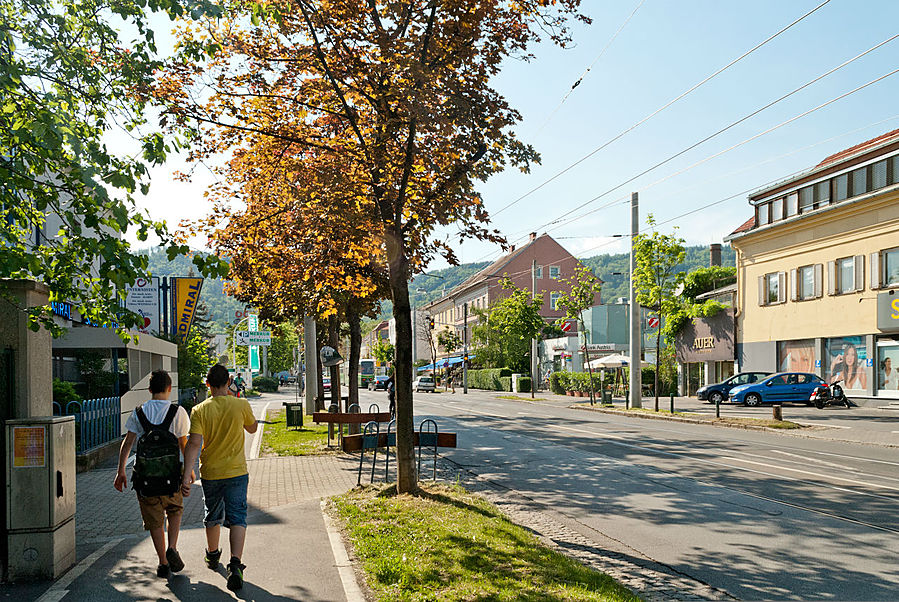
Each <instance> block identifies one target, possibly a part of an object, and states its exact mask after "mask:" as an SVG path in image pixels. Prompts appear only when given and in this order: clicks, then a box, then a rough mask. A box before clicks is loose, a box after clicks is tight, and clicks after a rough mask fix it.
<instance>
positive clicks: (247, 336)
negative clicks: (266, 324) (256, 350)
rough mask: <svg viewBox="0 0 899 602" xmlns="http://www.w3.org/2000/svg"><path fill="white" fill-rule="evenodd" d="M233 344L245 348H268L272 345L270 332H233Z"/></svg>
mask: <svg viewBox="0 0 899 602" xmlns="http://www.w3.org/2000/svg"><path fill="white" fill-rule="evenodd" d="M234 344H235V345H246V346H250V345H252V346H260V347H268V346H269V345H271V344H272V331H270V330H258V331H253V330H235V331H234Z"/></svg>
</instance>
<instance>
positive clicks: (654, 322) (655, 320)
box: [649, 316, 659, 328]
mask: <svg viewBox="0 0 899 602" xmlns="http://www.w3.org/2000/svg"><path fill="white" fill-rule="evenodd" d="M649 327H650V328H658V327H659V319H658V318H656V317H655V316H653V317H651V318H649Z"/></svg>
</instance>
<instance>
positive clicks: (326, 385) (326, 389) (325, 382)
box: [322, 377, 331, 393]
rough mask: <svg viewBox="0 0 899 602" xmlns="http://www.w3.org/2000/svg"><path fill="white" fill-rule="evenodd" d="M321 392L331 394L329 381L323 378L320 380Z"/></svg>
mask: <svg viewBox="0 0 899 602" xmlns="http://www.w3.org/2000/svg"><path fill="white" fill-rule="evenodd" d="M322 392H324V393H330V392H331V379H330V378H328V377H325V378H323V379H322Z"/></svg>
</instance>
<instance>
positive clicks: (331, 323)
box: [328, 314, 347, 412]
mask: <svg viewBox="0 0 899 602" xmlns="http://www.w3.org/2000/svg"><path fill="white" fill-rule="evenodd" d="M338 326H339V323H338V321H337V315H336V314H335V315H333V316H331V317H330V318H328V345H330V346H331V347H333V348H334V349H335V351H336V350H337V348H338V347H339V346H340V332H339V330H338ZM331 403H332V404H335V403H336V404H337V408H338V410H339V411H343V412H346V411H347V408H341V407H340V365H337V366H331Z"/></svg>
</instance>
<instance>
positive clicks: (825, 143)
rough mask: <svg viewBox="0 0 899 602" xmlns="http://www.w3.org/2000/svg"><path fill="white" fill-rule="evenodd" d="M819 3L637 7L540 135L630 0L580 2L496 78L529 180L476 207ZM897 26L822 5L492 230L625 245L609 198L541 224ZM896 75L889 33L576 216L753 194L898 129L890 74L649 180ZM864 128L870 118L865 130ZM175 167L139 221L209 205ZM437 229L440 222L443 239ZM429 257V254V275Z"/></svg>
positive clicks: (511, 177)
mask: <svg viewBox="0 0 899 602" xmlns="http://www.w3.org/2000/svg"><path fill="white" fill-rule="evenodd" d="M820 2H821V0H802V1H789V2H783V1H777V2H775V1H756V2H740V3H732V2H720V1H694V0H681V1H673V0H645V2H644V3H643V5H642V6H641V7H640V9H639V10H638V11H637V13H636V14H635V15H634V17H633V18H632V19H631V21H630V22H629V23H628V25H627V26H626V27H625V28H624V29H623V30H622V31H621V33H620V34H619V36H618V37H617V39H616V40H615V41H614V42H613V43H612V45H611V46H610V47H609V48H608V50H607V51H606V52H605V54H604V55H603V56H602V58H601V59H600V60H599V61H598V62H597V63H596V65H595V66H594V67H593V69H592V71H591V72H590V73H589V74H587V76H586V77H585V78H584V79H583V81H582V83H581V84H580V86H578V87H577V88H576V89H575V90H574V92H573V93H572V94H571V95H570V97H569V98H568V100H567V101H566V102H565V103H564V105H562V107H561V108H560V109H559V111H558V112H556V113H555V115H554V116H553V118H552V119H551V120H550V121H549V122H548V123H547V124H546V126H545V127H544V128H543V129H542V130H540V126H541V125H542V124H544V122H545V121H546V119H547V117H548V116H549V115H550V114H551V113H552V112H553V110H554V109H555V108H556V106H557V105H558V103H559V101H560V100H561V98H562V97H563V96H564V94H565V93H566V92H567V91H568V90H569V88H570V87H571V85H572V84H573V83H574V82H575V81H576V80H577V79H578V77H580V76H581V74H582V73H583V72H584V70H585V69H586V67H587V66H588V65H589V64H590V63H591V62H593V60H594V59H595V58H596V57H597V55H598V54H599V53H600V50H602V48H603V47H604V46H605V45H606V44H607V43H608V41H609V39H610V38H611V36H612V35H613V34H614V32H615V31H616V30H617V29H618V28H619V27H620V25H621V24H622V23H623V22H624V20H625V19H626V18H627V17H628V15H629V14H631V12H632V11H633V10H634V8H635V7H636V6H637V5H638V3H639V0H632V1H631V0H628V1H624V0H621V1H616V2H607V1H604V2H597V1H595V0H592V1H590V0H588V1H587V2H585V7H586V10H587V11H588V13H589V14H590V16H591V17H593V19H594V23H593V24H592V25H590V26H585V27H579V28H578V29H577V30H576V32H575V44H574V47H573V48H571V49H567V50H561V49H558V48H555V47H552V46H550V45H548V44H547V45H543V46H540V47H536V48H534V49H533V50H534V53H535V54H536V59H535V60H534V61H532V62H529V63H525V62H520V61H509V63H508V64H507V66H506V68H505V69H504V71H503V73H502V74H501V76H500V77H499V79H498V80H497V82H496V85H497V87H498V88H499V90H500V91H501V92H502V93H503V94H505V96H506V98H507V99H508V100H509V102H510V103H511V104H512V105H513V106H514V107H516V108H518V109H519V110H520V111H521V113H522V115H523V117H524V121H523V123H522V124H521V125H520V127H519V128H518V131H519V133H520V135H521V137H522V138H523V139H524V140H525V141H528V142H531V143H532V144H534V146H535V147H536V148H537V150H538V152H540V154H541V155H542V158H543V164H542V165H541V166H538V167H536V168H535V169H534V170H533V171H532V173H530V174H527V175H525V174H521V173H520V172H518V171H507V172H506V173H504V174H501V175H500V176H497V177H495V178H494V179H492V180H490V181H489V182H487V183H486V184H484V185H483V186H482V187H481V192H482V195H483V197H484V199H485V203H486V206H487V208H488V210H493V211H496V210H498V209H499V208H501V207H503V206H505V205H506V204H507V203H509V202H510V201H512V200H514V199H516V198H518V197H519V196H521V195H522V194H524V193H526V192H527V191H529V190H530V189H532V188H533V187H535V186H537V185H538V184H540V183H541V182H543V181H545V180H546V179H547V178H549V177H551V176H552V175H554V174H555V173H557V172H558V171H559V170H561V169H563V168H565V167H567V166H568V165H570V164H571V163H573V162H574V161H576V160H578V159H579V158H581V157H582V156H584V155H585V154H587V153H588V152H590V151H591V150H593V149H594V148H596V147H597V146H599V145H600V144H602V143H604V142H606V141H607V140H609V139H610V138H612V137H613V136H615V135H616V134H618V133H619V132H620V131H622V130H624V129H626V128H628V127H629V126H631V125H632V124H634V123H636V122H637V121H639V120H640V119H642V118H643V117H645V116H646V115H648V114H650V113H652V112H653V111H655V110H656V109H658V108H659V107H661V106H662V105H664V104H665V103H667V102H668V101H669V100H671V99H673V98H675V97H676V96H678V95H679V94H681V93H682V92H684V91H686V90H687V89H688V88H690V87H691V86H693V85H694V84H696V83H698V82H699V81H701V80H702V79H704V78H705V77H706V76H708V75H710V74H711V73H713V72H714V71H716V70H717V69H719V68H720V67H722V66H723V65H725V64H727V63H728V62H730V61H731V60H732V59H734V58H736V57H737V56H739V55H740V54H742V53H744V52H745V51H747V50H748V49H750V48H751V47H753V46H754V45H756V44H757V43H758V42H760V41H762V40H763V39H765V38H767V37H768V36H769V35H771V34H773V33H774V32H776V31H777V30H779V29H781V28H782V27H783V26H785V25H787V24H788V23H790V22H792V21H793V20H795V19H796V18H798V17H799V16H800V15H802V14H804V13H805V12H807V11H808V10H810V9H811V8H813V7H814V6H816V5H817V4H819V3H820ZM897 23H899V2H895V1H893V0H883V1H865V2H858V1H851V0H832V1H831V2H830V3H829V4H827V5H826V6H824V7H823V8H822V9H820V10H819V11H818V12H816V13H815V14H813V15H811V16H810V17H808V18H806V19H805V20H804V21H802V22H801V23H799V24H798V25H796V26H794V27H793V28H791V29H790V30H789V31H787V32H785V33H784V34H782V35H781V36H780V37H778V38H777V39H775V40H774V41H772V42H769V43H768V44H767V45H765V46H764V47H762V48H761V49H759V50H757V51H755V52H754V53H753V54H751V55H750V56H748V57H747V58H745V59H743V60H742V61H741V62H739V63H737V64H736V65H734V66H733V67H731V68H730V69H728V70H727V71H725V72H724V73H722V74H721V75H719V76H718V77H716V78H715V79H713V80H712V81H710V82H708V83H707V84H705V85H704V86H703V87H701V88H699V89H698V90H696V91H695V92H693V93H692V94H690V95H689V96H687V97H686V98H684V99H682V100H680V101H679V102H677V103H676V104H674V105H673V106H671V107H670V108H668V109H667V110H665V111H664V112H662V113H660V114H659V115H657V116H656V117H653V118H652V119H651V120H649V121H648V122H646V123H645V124H643V125H642V126H640V127H639V128H637V129H636V130H634V131H633V132H631V133H629V134H627V135H626V136H624V137H623V138H622V139H621V140H619V141H617V142H615V143H613V144H612V145H610V146H609V147H608V148H606V149H604V150H602V151H600V152H599V153H597V154H596V155H594V156H593V157H591V158H590V159H588V160H587V161H585V162H584V163H582V164H581V165H579V166H578V167H576V168H574V169H573V170H572V171H570V172H568V173H567V174H565V175H564V176H562V177H560V178H559V179H557V180H555V181H554V182H552V183H550V184H549V185H547V186H545V187H544V188H542V189H541V190H539V191H537V192H535V193H534V194H532V195H531V196H529V197H528V198H526V199H524V200H522V201H521V202H519V203H518V204H516V205H515V206H514V207H512V208H510V209H508V210H506V211H504V212H502V213H500V214H499V215H497V216H496V218H495V221H494V225H495V226H496V227H498V228H499V229H500V230H501V231H503V232H504V233H505V234H506V236H507V237H508V238H509V240H510V242H514V241H515V240H516V239H517V238H518V237H520V236H526V235H527V232H529V231H532V230H536V231H537V232H544V231H547V230H548V231H549V232H550V234H552V235H553V236H556V237H557V238H559V239H560V242H561V243H562V244H563V245H564V246H566V247H567V248H568V249H569V250H570V251H571V252H572V253H575V254H576V255H579V254H580V255H584V256H590V255H596V254H599V253H607V252H622V251H625V250H626V248H627V244H628V243H627V241H626V239H610V238H609V237H610V236H611V235H613V234H621V233H627V232H629V228H630V223H629V220H630V211H629V207H628V206H627V204H625V203H621V202H619V203H616V204H614V205H613V206H611V207H609V208H607V209H604V210H602V211H599V212H597V213H595V214H593V215H590V216H587V217H584V218H582V219H579V220H577V221H575V222H574V223H571V224H569V225H567V226H564V227H562V228H558V229H550V228H551V226H550V227H546V226H544V224H546V223H547V222H550V221H551V220H553V219H555V218H556V217H558V216H559V215H561V214H562V213H564V212H565V211H567V210H569V209H572V208H574V207H575V206H577V205H580V204H581V203H583V202H585V201H588V200H590V199H591V198H593V197H595V196H597V195H599V194H600V193H602V192H605V191H606V190H608V189H610V188H613V187H614V186H616V185H618V184H619V183H621V182H623V181H625V180H627V179H629V178H631V177H632V176H634V175H636V174H637V173H639V172H641V171H643V170H644V169H646V168H647V167H650V166H651V165H653V164H654V163H656V162H658V161H660V160H662V159H665V158H666V157H668V156H669V155H671V154H673V153H676V152H678V151H680V150H681V149H683V148H685V147H687V146H689V145H691V144H693V143H694V142H697V141H698V140H700V139H702V138H704V137H705V136H707V135H708V134H711V133H713V132H714V131H716V130H718V129H720V128H722V127H724V126H726V125H728V124H730V123H731V122H733V121H735V120H737V119H739V118H741V117H743V116H744V115H746V114H747V113H750V112H752V111H754V110H755V109H757V108H759V107H761V106H763V105H765V104H767V103H768V102H770V101H771V100H774V99H776V98H778V97H780V96H782V95H783V94H785V93H787V92H789V91H791V90H792V89H793V88H796V87H798V86H799V85H801V84H803V83H805V82H807V81H808V80H811V79H813V78H815V77H817V76H818V75H820V74H822V73H823V72H825V71H827V70H829V69H831V68H833V67H835V66H837V65H838V64H840V63H842V62H843V61H845V60H847V59H850V58H852V57H854V56H855V55H857V54H859V53H861V52H863V51H864V50H867V49H868V48H870V47H871V46H874V45H875V44H877V43H879V42H882V41H883V40H885V39H887V38H889V37H890V36H892V35H895V34H896V33H899V32H897ZM896 68H899V40H896V41H893V42H891V43H889V44H887V45H886V46H884V47H882V48H880V49H879V50H877V51H875V52H873V53H871V54H869V55H867V56H866V57H864V58H862V59H860V60H858V61H856V62H854V63H853V64H851V65H849V66H847V67H845V68H843V69H842V70H840V71H838V72H836V73H834V74H833V75H831V76H829V77H827V78H825V79H824V80H822V81H820V82H818V83H816V84H814V85H812V86H810V87H809V88H806V89H805V90H803V91H801V92H799V93H798V94H796V95H794V96H792V97H791V98H789V99H787V100H785V101H783V102H781V103H779V104H777V105H775V106H774V107H772V108H770V109H767V110H766V111H764V112H762V113H761V114H759V115H757V116H755V117H753V118H752V119H750V120H748V121H746V122H744V123H742V124H740V125H739V126H737V127H735V128H733V129H732V130H730V131H728V132H726V133H724V134H722V135H720V136H718V137H717V138H715V139H713V140H712V141H710V142H707V143H705V144H703V145H701V146H699V147H698V148H696V149H694V150H692V151H690V152H689V153H687V154H685V155H683V156H681V157H679V158H678V159H675V160H674V161H672V162H671V163H669V164H667V165H665V166H664V167H661V168H659V169H657V170H655V171H654V172H652V173H650V174H647V175H645V176H642V177H641V178H639V179H637V180H636V181H634V182H633V183H630V184H628V185H626V186H624V187H622V188H618V189H616V190H615V191H614V192H612V193H610V194H609V195H607V196H605V197H603V198H602V199H600V200H599V201H596V202H594V203H593V204H592V205H590V206H589V207H587V208H585V210H587V209H591V208H596V207H599V206H600V205H602V204H607V203H609V202H611V201H616V200H625V199H627V198H629V195H630V192H631V191H639V192H640V203H641V219H643V218H645V216H646V214H647V213H649V212H651V213H653V214H654V215H655V216H656V218H657V220H659V221H661V220H666V219H669V218H672V217H675V216H677V215H679V214H681V213H683V212H685V211H689V210H690V209H694V208H697V207H700V206H702V205H704V204H707V203H711V202H714V201H718V200H720V199H723V198H725V197H729V196H731V195H734V194H737V193H739V192H741V191H744V190H747V189H752V188H758V187H761V186H763V185H765V184H766V183H768V182H770V181H772V180H778V179H781V178H783V177H785V176H787V175H789V174H791V173H793V172H796V171H799V170H802V169H805V168H808V167H811V166H813V165H815V164H816V163H817V162H819V161H820V160H821V159H822V158H824V157H825V156H827V155H829V154H831V153H833V152H836V151H838V150H841V149H843V148H845V147H848V146H851V145H853V144H857V143H859V142H862V141H864V140H867V139H869V138H872V137H874V136H877V135H879V134H881V133H883V132H886V131H889V130H892V129H896V128H899V103H897V102H896V99H897V98H899V74H896V75H894V76H892V77H890V78H888V79H886V80H884V81H882V82H880V83H878V84H875V85H873V86H871V87H869V88H866V89H865V90H862V91H860V92H857V93H855V94H853V95H851V96H849V97H848V98H845V99H843V100H840V101H838V102H836V103H835V104H832V105H830V106H828V107H826V108H824V109H822V110H820V111H817V112H816V113H813V114H811V115H809V116H807V117H804V118H802V119H800V120H798V121H795V122H793V123H791V124H789V125H787V126H785V127H782V128H780V129H778V130H777V131H775V132H773V133H770V134H767V135H764V136H762V137H760V138H758V139H756V140H753V141H751V142H749V143H747V144H745V145H743V146H741V147H740V148H738V149H736V150H733V151H730V152H727V153H725V154H723V155H721V156H720V157H717V158H714V159H712V160H710V161H708V162H705V163H703V164H702V165H700V166H698V167H695V168H692V169H690V170H688V171H686V172H685V173H682V174H680V175H676V176H674V177H671V178H670V179H667V180H665V181H664V182H662V183H658V184H655V185H653V184H654V183H655V182H657V181H658V180H659V179H662V178H666V177H668V176H671V175H672V174H675V173H676V172H678V171H680V170H682V169H684V168H686V167H687V166H690V165H691V164H693V163H695V162H697V161H700V160H702V159H705V158H706V157H709V156H710V155H713V154H715V153H718V152H720V151H722V150H724V149H727V148H728V147H730V146H732V145H734V144H737V143H739V142H741V141H743V140H745V139H747V138H749V137H751V136H754V135H755V134H758V133H759V132H762V131H764V130H766V129H768V128H770V127H773V126H775V125H777V124H779V123H781V122H782V121H785V120H787V119H790V118H792V117H794V116H796V115H798V114H800V113H802V112H804V111H807V110H809V109H811V108H813V107H815V106H817V105H819V104H821V103H824V102H826V101H828V100H831V99H832V98H835V97H837V96H839V95H841V94H843V93H845V92H848V91H850V90H852V89H853V88H855V87H857V86H859V85H862V84H864V83H867V82H868V81H870V80H872V79H875V78H876V77H879V76H881V75H884V74H886V73H888V72H890V71H892V70H893V69H896ZM885 120H887V121H885ZM875 122H882V123H879V124H877V125H870V124H874V123H875ZM538 130H540V131H539V132H538ZM184 168H185V166H184V165H183V163H181V162H179V161H177V160H173V161H171V162H170V164H169V165H167V166H166V167H165V168H162V169H157V170H155V171H154V173H153V176H154V180H153V186H152V189H151V192H150V195H149V196H148V197H147V198H146V199H143V200H141V201H140V203H141V205H142V206H145V207H147V208H149V210H150V211H151V214H152V215H153V216H154V217H156V218H163V219H166V220H168V221H169V223H175V222H177V221H178V220H179V219H181V218H183V217H199V216H201V215H203V214H204V213H205V210H206V209H207V208H208V206H207V205H206V203H205V202H204V200H203V196H202V193H203V189H204V187H205V185H206V184H208V182H209V178H208V176H202V175H201V176H200V177H197V178H196V181H195V182H194V183H192V184H177V183H172V182H171V176H170V172H171V171H172V170H174V169H184ZM200 173H201V174H202V170H200ZM582 211H584V210H582ZM579 213H580V212H579ZM750 214H751V212H750V208H749V205H748V204H747V202H746V195H745V194H741V195H739V196H737V198H735V199H733V200H730V201H727V202H725V203H721V204H719V205H716V206H715V207H713V208H710V209H707V210H705V211H703V212H700V213H698V214H694V215H692V216H690V217H687V218H682V219H679V220H677V221H675V222H673V223H669V224H665V225H664V226H662V228H661V229H663V230H666V231H668V230H670V229H671V228H672V227H673V226H674V225H677V226H679V227H680V230H679V232H680V234H681V236H683V237H684V238H685V239H686V240H687V242H688V243H690V244H708V243H711V242H716V241H717V242H720V241H721V239H722V238H723V237H724V236H726V235H727V234H728V233H730V232H731V231H732V230H733V229H734V228H736V227H737V226H738V225H740V224H741V223H742V222H743V221H744V220H746V219H747V218H748V217H749V216H750ZM452 232H453V231H452V230H451V229H450V230H447V231H446V232H444V233H443V234H444V235H452ZM455 246H456V248H457V250H458V255H459V257H460V259H461V260H462V261H463V262H470V261H478V260H486V259H492V258H494V257H495V256H496V255H497V253H498V249H497V248H496V247H495V246H491V245H487V244H484V243H480V242H471V241H469V242H466V243H464V244H461V245H460V244H456V245H455ZM443 265H445V264H444V263H443V262H442V261H441V260H439V259H438V260H436V261H435V262H434V263H433V264H432V265H431V268H439V267H442V266H443Z"/></svg>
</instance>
